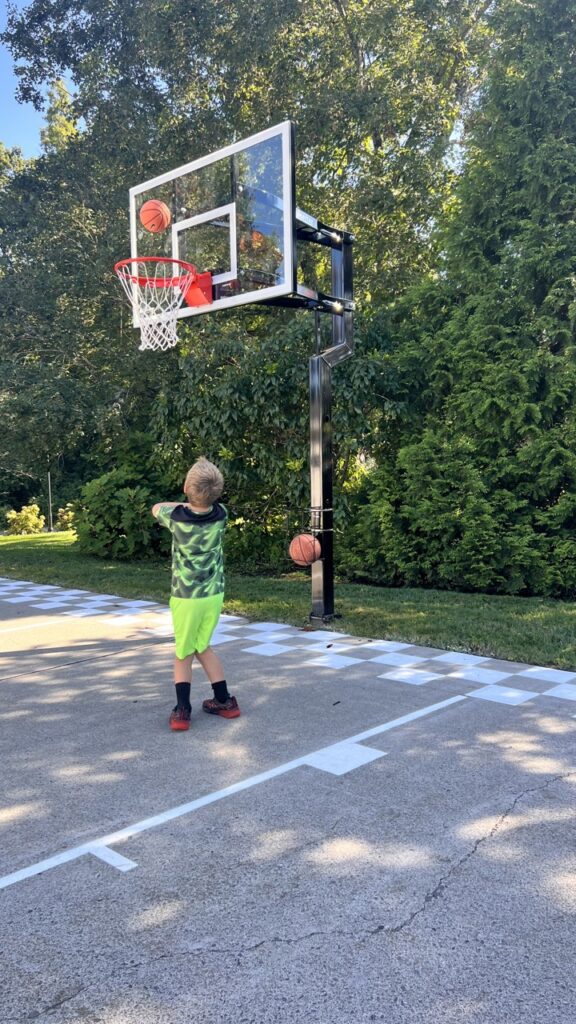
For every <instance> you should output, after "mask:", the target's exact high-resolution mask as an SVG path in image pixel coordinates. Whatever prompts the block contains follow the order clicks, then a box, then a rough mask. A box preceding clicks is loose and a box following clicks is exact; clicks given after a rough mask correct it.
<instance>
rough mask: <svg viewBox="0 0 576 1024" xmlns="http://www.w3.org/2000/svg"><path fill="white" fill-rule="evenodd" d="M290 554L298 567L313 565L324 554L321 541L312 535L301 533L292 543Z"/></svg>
mask: <svg viewBox="0 0 576 1024" xmlns="http://www.w3.org/2000/svg"><path fill="white" fill-rule="evenodd" d="M288 553H289V555H290V558H291V559H292V561H293V562H296V565H312V562H316V561H317V560H318V559H319V558H320V555H321V554H322V549H321V547H320V541H319V540H318V539H317V538H316V537H313V536H312V534H311V533H300V534H298V536H297V537H294V539H293V540H292V541H291V542H290V547H289V549H288Z"/></svg>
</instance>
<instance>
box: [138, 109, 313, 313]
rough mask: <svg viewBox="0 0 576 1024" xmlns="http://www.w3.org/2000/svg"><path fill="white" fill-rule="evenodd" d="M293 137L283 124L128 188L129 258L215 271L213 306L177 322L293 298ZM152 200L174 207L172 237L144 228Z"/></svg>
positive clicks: (288, 126)
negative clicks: (143, 214) (143, 213)
mask: <svg viewBox="0 0 576 1024" xmlns="http://www.w3.org/2000/svg"><path fill="white" fill-rule="evenodd" d="M293 137H294V136H293V126H292V124H291V122H290V121H285V122H283V123H282V124H280V125H276V126H275V127H273V128H269V129H267V130H266V131H263V132H259V133H258V134H256V135H253V136H250V138H248V139H243V140H242V141H240V142H236V143H233V144H232V145H230V146H226V147H225V148H223V149H221V150H218V151H217V152H215V153H211V154H210V155H208V156H206V157H201V158H200V159H198V160H194V161H191V162H190V163H188V164H184V165H183V166H182V167H178V168H176V169H175V170H172V171H168V172H167V173H165V174H161V175H158V176H157V177H155V178H152V179H151V180H150V181H147V182H144V183H142V184H141V185H136V186H135V187H134V188H132V189H130V235H131V255H132V258H133V259H137V258H138V257H139V256H167V257H171V258H173V259H184V260H188V261H189V262H191V263H193V264H194V266H196V269H197V270H198V272H202V271H206V270H209V271H211V272H212V275H213V276H212V280H213V285H214V301H213V302H212V304H211V305H208V306H200V307H196V306H183V307H182V308H181V309H180V310H179V311H178V314H177V315H178V318H179V319H181V318H183V317H188V316H195V315H197V314H199V313H205V312H211V311H213V310H214V311H215V310H218V309H225V308H228V307H232V306H239V305H243V304H245V303H250V302H261V301H265V300H267V299H274V298H276V297H280V296H283V295H290V294H293V293H294V292H295V291H296V265H295V245H294V230H295V228H294V224H295V199H294V152H293V150H294V142H293ZM149 199H160V200H161V201H162V202H164V203H166V205H167V206H168V207H169V209H170V211H171V214H172V226H171V228H169V229H168V230H167V231H165V232H160V233H154V234H152V233H150V232H148V231H146V230H145V229H144V228H143V227H142V225H141V223H140V220H139V211H140V207H141V206H142V204H143V203H144V202H146V201H147V200H149ZM134 326H135V327H138V326H139V323H138V313H137V310H136V309H134Z"/></svg>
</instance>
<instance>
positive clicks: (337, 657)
mask: <svg viewBox="0 0 576 1024" xmlns="http://www.w3.org/2000/svg"><path fill="white" fill-rule="evenodd" d="M304 664H305V665H312V666H313V667H314V668H349V667H350V665H362V664H364V662H363V659H362V658H349V657H348V656H347V655H346V654H325V655H324V657H322V658H314V661H305V662H304Z"/></svg>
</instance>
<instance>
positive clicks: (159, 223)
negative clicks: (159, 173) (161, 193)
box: [140, 199, 172, 234]
mask: <svg viewBox="0 0 576 1024" xmlns="http://www.w3.org/2000/svg"><path fill="white" fill-rule="evenodd" d="M171 220H172V215H171V213H170V210H169V209H168V207H167V206H166V203H163V202H162V201H161V200H160V199H149V200H148V202H146V203H142V206H141V208H140V223H141V224H142V225H143V227H145V228H146V231H151V232H152V233H153V234H157V233H158V232H159V231H166V228H167V227H169V226H170V222H171Z"/></svg>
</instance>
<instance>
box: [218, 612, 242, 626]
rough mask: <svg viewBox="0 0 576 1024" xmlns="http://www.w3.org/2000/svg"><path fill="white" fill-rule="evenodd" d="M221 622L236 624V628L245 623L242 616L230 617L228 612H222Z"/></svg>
mask: <svg viewBox="0 0 576 1024" xmlns="http://www.w3.org/2000/svg"><path fill="white" fill-rule="evenodd" d="M220 622H226V623H228V622H230V623H232V622H235V623H236V626H239V625H241V624H242V623H243V622H244V620H243V619H242V617H241V616H240V615H229V614H228V613H227V612H222V615H221V616H220ZM233 628H235V627H233Z"/></svg>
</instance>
